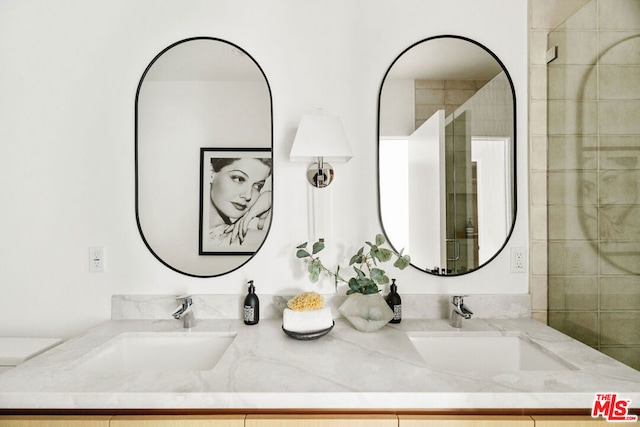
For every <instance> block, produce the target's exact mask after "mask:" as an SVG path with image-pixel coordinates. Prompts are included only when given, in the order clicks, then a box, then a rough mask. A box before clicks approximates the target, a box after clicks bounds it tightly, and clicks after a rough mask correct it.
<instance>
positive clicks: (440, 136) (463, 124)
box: [378, 36, 516, 275]
mask: <svg viewBox="0 0 640 427" xmlns="http://www.w3.org/2000/svg"><path fill="white" fill-rule="evenodd" d="M378 101H379V104H378V196H379V197H378V200H379V214H380V220H381V223H382V227H383V229H384V232H385V234H386V235H387V238H388V241H389V242H390V244H391V245H392V246H393V247H394V248H395V249H396V250H400V249H402V248H404V250H405V252H406V253H409V254H410V255H411V261H412V265H413V266H414V267H416V268H418V269H420V270H423V271H425V272H428V273H432V274H440V275H459V274H465V273H469V272H471V271H474V270H476V269H477V268H479V267H481V266H483V265H485V264H486V263H488V262H489V261H491V260H492V259H493V258H494V257H495V256H496V255H497V254H498V253H499V252H500V251H501V250H502V248H504V246H505V245H506V242H507V240H508V238H509V236H510V235H511V232H512V231H513V226H514V222H515V216H516V193H515V188H516V182H515V181H516V178H515V176H516V174H515V164H516V163H515V159H516V141H515V92H514V89H513V83H512V81H511V78H510V77H509V74H508V73H507V70H506V69H505V67H504V66H503V65H502V63H501V62H500V60H499V59H498V58H497V57H496V56H495V55H494V54H493V53H492V52H491V51H489V50H488V49H487V48H485V47H484V46H482V45H480V44H479V43H477V42H475V41H473V40H469V39H466V38H463V37H458V36H438V37H433V38H429V39H426V40H422V41H420V42H418V43H416V44H414V45H412V46H411V47H409V48H408V49H406V50H405V51H404V52H402V54H400V55H399V56H398V57H397V58H396V59H395V60H394V62H393V63H392V64H391V66H390V67H389V69H388V70H387V73H386V74H385V77H384V79H383V82H382V85H381V88H380V93H379V100H378Z"/></svg>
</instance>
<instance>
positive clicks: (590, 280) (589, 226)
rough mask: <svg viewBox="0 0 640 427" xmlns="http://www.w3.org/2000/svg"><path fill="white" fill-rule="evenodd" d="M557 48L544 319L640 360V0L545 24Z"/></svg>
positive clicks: (550, 104)
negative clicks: (553, 26)
mask: <svg viewBox="0 0 640 427" xmlns="http://www.w3.org/2000/svg"><path fill="white" fill-rule="evenodd" d="M556 47H557V58H556V59H554V60H552V61H551V62H550V63H549V65H548V67H547V88H548V90H547V97H548V100H547V129H548V134H547V135H548V137H547V141H546V142H547V171H548V173H547V204H548V209H547V214H548V215H547V221H548V266H547V271H548V313H547V314H548V323H549V325H550V326H552V327H554V328H556V329H558V330H560V331H562V332H564V333H566V334H568V335H570V336H572V337H574V338H576V339H578V340H580V341H582V342H584V343H586V344H588V345H591V346H593V347H595V348H597V349H599V350H600V351H602V352H604V353H607V354H609V355H611V356H613V357H615V358H617V359H619V360H621V361H622V362H624V363H627V364H629V365H631V366H633V367H634V368H636V369H640V304H639V303H640V1H638V0H592V1H590V2H589V3H587V4H586V5H584V6H583V7H581V8H580V9H579V10H578V11H577V12H576V13H574V14H572V15H571V16H570V17H569V18H568V19H567V20H566V21H564V22H563V23H562V24H561V25H560V26H558V27H557V28H556V29H554V30H553V31H551V32H550V33H549V35H548V45H547V48H551V49H556ZM551 53H553V51H551V52H550V54H551ZM552 56H553V55H552ZM547 59H550V57H547Z"/></svg>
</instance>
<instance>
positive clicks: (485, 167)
mask: <svg viewBox="0 0 640 427" xmlns="http://www.w3.org/2000/svg"><path fill="white" fill-rule="evenodd" d="M509 147H510V140H509V138H504V137H495V138H491V137H482V138H478V137H472V138H471V161H472V162H474V163H475V165H476V174H477V178H476V179H477V183H476V185H477V192H478V193H477V194H478V197H477V203H478V214H477V233H478V261H479V264H483V263H485V262H487V261H488V260H489V259H490V258H491V257H492V256H493V255H494V254H496V253H497V252H498V251H499V250H500V248H501V247H502V245H503V244H504V241H505V239H506V238H507V236H508V234H509V227H510V225H511V221H512V219H511V212H512V210H511V209H512V206H511V198H510V197H509V192H510V189H509V188H508V185H507V183H508V182H509V175H508V174H509V171H510V170H511V166H510V164H509V161H510V159H511V156H510V153H509Z"/></svg>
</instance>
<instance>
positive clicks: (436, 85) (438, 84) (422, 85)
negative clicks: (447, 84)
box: [414, 79, 444, 89]
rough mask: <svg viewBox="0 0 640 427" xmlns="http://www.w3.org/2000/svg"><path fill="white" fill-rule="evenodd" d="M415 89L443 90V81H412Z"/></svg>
mask: <svg viewBox="0 0 640 427" xmlns="http://www.w3.org/2000/svg"><path fill="white" fill-rule="evenodd" d="M414 85H415V88H416V89H444V80H425V79H418V80H415V81H414Z"/></svg>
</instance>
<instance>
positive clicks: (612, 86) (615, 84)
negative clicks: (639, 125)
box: [598, 65, 640, 119]
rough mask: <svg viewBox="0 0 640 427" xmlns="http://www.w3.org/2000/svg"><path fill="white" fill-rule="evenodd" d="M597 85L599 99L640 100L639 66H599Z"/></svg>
mask: <svg viewBox="0 0 640 427" xmlns="http://www.w3.org/2000/svg"><path fill="white" fill-rule="evenodd" d="M598 84H599V92H598V96H599V98H600V99H613V100H616V99H640V65H629V66H620V65H601V66H599V67H598ZM636 119H637V118H636Z"/></svg>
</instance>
